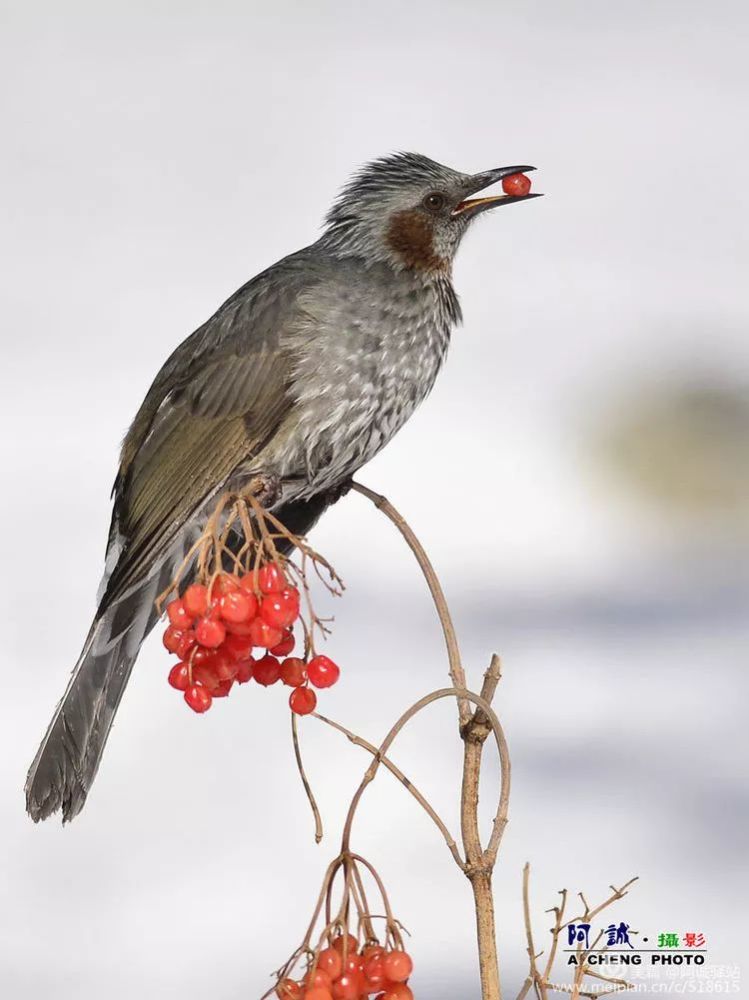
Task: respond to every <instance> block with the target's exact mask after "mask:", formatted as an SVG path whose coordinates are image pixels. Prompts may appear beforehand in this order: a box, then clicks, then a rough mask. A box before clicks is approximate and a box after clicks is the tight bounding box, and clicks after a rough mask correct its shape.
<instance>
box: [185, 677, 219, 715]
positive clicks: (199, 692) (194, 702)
mask: <svg viewBox="0 0 749 1000" xmlns="http://www.w3.org/2000/svg"><path fill="white" fill-rule="evenodd" d="M185 701H186V702H187V704H188V705H189V706H190V708H191V709H192V710H193V712H198V713H199V714H200V713H202V712H207V711H208V709H209V708H210V707H211V703H212V702H213V698H212V697H211V694H210V692H209V691H206V689H205V688H204V687H201V686H200V684H191V685H190V687H189V688H188V689H187V690H186V691H185Z"/></svg>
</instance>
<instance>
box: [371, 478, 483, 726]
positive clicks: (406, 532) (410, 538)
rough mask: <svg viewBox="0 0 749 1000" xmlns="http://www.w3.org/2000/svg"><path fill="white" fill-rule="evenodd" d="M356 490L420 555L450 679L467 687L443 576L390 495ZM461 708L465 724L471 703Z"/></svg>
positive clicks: (460, 702)
mask: <svg viewBox="0 0 749 1000" xmlns="http://www.w3.org/2000/svg"><path fill="white" fill-rule="evenodd" d="M352 489H353V490H355V491H356V492H357V493H361V495H362V496H365V497H367V499H368V500H371V501H372V503H373V504H374V505H375V507H377V509H378V510H381V511H382V513H383V514H384V515H385V516H386V517H388V518H390V520H391V521H392V522H393V524H394V525H395V526H396V528H397V529H398V531H400V533H401V534H402V535H403V537H404V538H405V540H406V543H407V545H408V547H409V548H410V549H411V551H412V552H413V554H414V555H415V556H416V561H417V562H418V564H419V567H420V569H421V572H422V573H423V574H424V578H425V580H426V582H427V586H428V587H429V590H430V592H431V594H432V599H433V600H434V605H435V607H436V609H437V614H438V615H439V620H440V624H441V626H442V633H443V635H444V637H445V645H446V646H447V659H448V663H449V670H450V680H451V681H452V682H453V687H455V688H465V687H466V675H465V671H464V670H463V664H462V663H461V659H460V649H459V647H458V639H457V636H456V635H455V626H454V625H453V622H452V617H451V616H450V609H449V608H448V606H447V601H446V600H445V594H444V591H443V590H442V585H441V584H440V582H439V578H438V577H437V574H436V573H435V571H434V567H433V566H432V563H431V561H430V559H429V557H428V556H427V554H426V552H425V551H424V548H423V546H422V544H421V542H420V541H419V539H418V538H417V537H416V535H415V534H414V533H413V531H412V530H411V528H410V527H409V525H408V523H407V521H406V519H405V518H404V517H403V516H402V515H401V514H399V513H398V511H397V510H396V509H395V507H393V505H392V504H391V503H390V501H389V500H388V499H387V497H384V496H381V494H379V493H375V492H374V490H370V489H369V487H367V486H362V484H361V483H353V485H352ZM458 711H459V718H460V724H461V725H465V724H466V723H467V722H468V720H469V718H470V714H471V710H470V706H469V705H468V702H467V701H466V700H465V699H461V700H460V701H459V703H458Z"/></svg>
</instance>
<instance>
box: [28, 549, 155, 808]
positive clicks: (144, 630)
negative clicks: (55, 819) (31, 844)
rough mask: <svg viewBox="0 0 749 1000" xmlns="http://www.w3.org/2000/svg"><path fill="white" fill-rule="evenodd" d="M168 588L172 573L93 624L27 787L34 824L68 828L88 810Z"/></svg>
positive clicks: (145, 586) (105, 612)
mask: <svg viewBox="0 0 749 1000" xmlns="http://www.w3.org/2000/svg"><path fill="white" fill-rule="evenodd" d="M168 580H169V570H168V568H167V567H166V566H165V567H164V569H162V571H161V572H157V573H154V574H153V575H152V576H151V577H150V578H149V579H148V580H146V581H145V582H144V583H141V584H139V585H138V586H136V587H135V588H133V589H132V590H131V591H130V592H128V593H127V594H125V595H124V596H123V597H122V598H120V599H119V600H118V601H116V602H114V603H113V604H112V605H111V607H108V608H106V610H103V611H102V610H100V612H99V614H97V617H96V618H95V619H94V622H93V624H92V626H91V630H90V631H89V634H88V637H87V639H86V642H85V644H84V647H83V651H82V652H81V655H80V657H79V659H78V662H77V663H76V665H75V668H74V670H73V674H72V676H71V678H70V682H69V684H68V687H67V690H66V691H65V694H64V695H63V698H62V701H61V702H60V704H59V705H58V706H57V709H56V711H55V714H54V716H53V717H52V721H51V723H50V725H49V728H48V729H47V733H46V735H45V737H44V739H43V740H42V743H41V746H40V747H39V750H38V751H37V754H36V757H35V758H34V762H33V763H32V765H31V767H30V769H29V774H28V777H27V779H26V809H27V810H28V813H29V815H30V816H31V818H32V819H33V820H34V822H38V821H39V820H41V819H47V817H48V816H50V815H52V813H55V812H57V811H58V810H59V809H62V819H63V823H65V822H68V821H69V820H71V819H73V818H74V817H75V816H77V815H78V813H79V812H80V811H81V809H82V808H83V805H84V803H85V801H86V796H87V795H88V793H89V790H90V788H91V785H92V783H93V780H94V778H95V776H96V772H97V770H98V767H99V762H100V760H101V755H102V753H103V752H104V746H105V744H106V742H107V737H108V736H109V731H110V729H111V727H112V721H113V720H114V716H115V713H116V711H117V708H118V706H119V704H120V699H121V698H122V694H123V692H124V690H125V686H126V684H127V682H128V679H129V677H130V671H131V670H132V668H133V664H134V663H135V658H136V657H137V655H138V650H139V649H140V647H141V644H142V643H143V640H144V639H145V638H146V636H147V635H148V633H149V632H150V631H151V629H152V628H153V626H154V624H155V623H156V621H157V619H158V613H157V612H156V609H155V604H154V601H155V599H156V597H157V596H158V594H159V593H160V591H161V590H163V589H164V587H166V586H167V585H168Z"/></svg>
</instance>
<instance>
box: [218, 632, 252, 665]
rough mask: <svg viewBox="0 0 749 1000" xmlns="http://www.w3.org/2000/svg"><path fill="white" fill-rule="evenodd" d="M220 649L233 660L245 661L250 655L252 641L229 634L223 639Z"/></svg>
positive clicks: (246, 637) (241, 636)
mask: <svg viewBox="0 0 749 1000" xmlns="http://www.w3.org/2000/svg"><path fill="white" fill-rule="evenodd" d="M221 649H222V651H223V652H225V653H226V654H227V655H228V656H230V657H231V658H232V659H233V660H246V659H247V657H248V656H249V655H250V654H251V653H252V639H250V638H249V637H248V636H244V635H234V634H233V633H230V634H229V635H227V637H226V638H225V639H224V641H223V644H222V646H221Z"/></svg>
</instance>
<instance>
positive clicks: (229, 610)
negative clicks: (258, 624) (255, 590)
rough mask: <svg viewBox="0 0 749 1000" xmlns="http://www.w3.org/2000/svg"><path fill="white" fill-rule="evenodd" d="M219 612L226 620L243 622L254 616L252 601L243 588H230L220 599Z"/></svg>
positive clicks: (236, 622)
mask: <svg viewBox="0 0 749 1000" xmlns="http://www.w3.org/2000/svg"><path fill="white" fill-rule="evenodd" d="M219 609H220V611H219V613H220V615H221V617H222V618H223V619H224V621H226V622H232V623H233V624H242V623H243V622H247V621H249V620H250V618H252V610H253V609H252V603H251V602H250V598H249V596H248V595H247V594H244V593H243V592H242V591H241V590H230V591H229V593H228V594H224V595H223V597H222V598H221V600H220V601H219Z"/></svg>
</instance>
